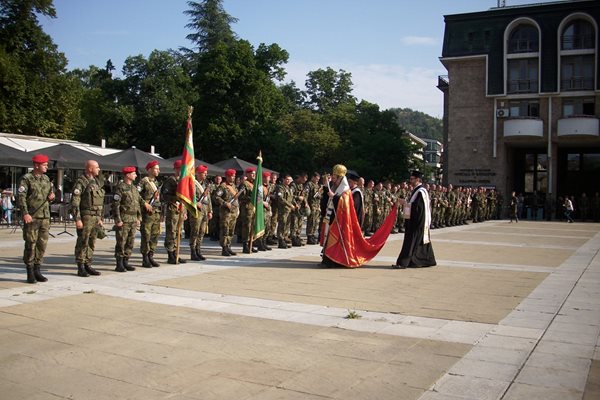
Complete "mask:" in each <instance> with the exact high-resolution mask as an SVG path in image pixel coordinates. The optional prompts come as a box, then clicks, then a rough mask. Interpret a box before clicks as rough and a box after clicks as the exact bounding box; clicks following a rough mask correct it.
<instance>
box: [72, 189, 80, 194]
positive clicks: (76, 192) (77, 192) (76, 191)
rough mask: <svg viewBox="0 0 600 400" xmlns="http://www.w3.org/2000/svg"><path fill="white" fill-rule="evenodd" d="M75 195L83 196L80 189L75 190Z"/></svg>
mask: <svg viewBox="0 0 600 400" xmlns="http://www.w3.org/2000/svg"><path fill="white" fill-rule="evenodd" d="M73 194H74V195H75V196H79V195H80V194H81V192H80V191H79V189H75V190H73Z"/></svg>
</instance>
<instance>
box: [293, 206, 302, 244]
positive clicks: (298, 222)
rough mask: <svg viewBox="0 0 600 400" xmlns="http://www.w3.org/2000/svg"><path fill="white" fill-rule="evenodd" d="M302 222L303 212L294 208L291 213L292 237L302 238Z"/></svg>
mask: <svg viewBox="0 0 600 400" xmlns="http://www.w3.org/2000/svg"><path fill="white" fill-rule="evenodd" d="M302 222H303V221H302V214H300V211H299V210H294V211H292V212H291V213H290V235H291V236H292V239H296V240H300V233H301V232H302Z"/></svg>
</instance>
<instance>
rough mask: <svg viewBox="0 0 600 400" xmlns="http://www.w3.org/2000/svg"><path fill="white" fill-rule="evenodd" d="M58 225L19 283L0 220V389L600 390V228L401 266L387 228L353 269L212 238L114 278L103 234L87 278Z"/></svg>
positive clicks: (278, 394) (39, 395)
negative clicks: (378, 246) (35, 267)
mask: <svg viewBox="0 0 600 400" xmlns="http://www.w3.org/2000/svg"><path fill="white" fill-rule="evenodd" d="M62 230H63V226H54V227H53V229H52V230H51V232H52V233H54V234H55V235H56V238H51V239H50V243H49V245H48V251H47V257H46V260H45V265H44V267H43V269H42V271H43V273H44V275H46V276H47V277H48V278H49V281H48V282H47V283H38V284H36V285H29V284H26V283H25V269H24V266H23V264H22V261H21V257H22V249H23V242H22V238H21V233H20V230H17V231H16V232H13V230H12V229H7V228H4V229H0V251H1V253H0V254H1V255H0V343H1V345H0V363H1V365H2V368H0V398H2V399H7V400H8V399H10V400H18V399H27V400H37V399H189V400H192V399H202V400H207V399H235V400H241V399H252V400H259V399H260V400H263V399H265V400H270V399H303V400H304V399H308V400H312V399H344V400H346V399H369V400H370V399H396V400H398V399H400V400H405V399H406V400H412V399H415V400H417V399H420V400H442V399H444V400H458V399H469V400H488V399H489V400H493V399H524V400H525V399H526V400H531V399H543V400H554V399H556V400H570V399H585V400H589V399H600V351H599V350H598V346H599V343H600V342H599V333H600V256H599V254H598V252H599V250H600V224H592V223H587V224H586V223H575V224H566V223H561V222H529V221H524V222H519V223H518V224H511V223H508V222H507V221H493V222H486V223H479V224H472V225H466V226H460V227H453V228H446V229H442V230H435V231H433V232H432V243H433V246H434V250H435V254H436V258H437V261H438V266H437V267H433V268H425V269H406V270H393V269H391V267H390V266H391V264H392V263H393V262H394V261H395V260H396V257H397V255H398V252H399V250H400V247H401V244H402V234H397V235H391V236H390V239H389V240H388V243H387V244H386V246H385V247H384V249H383V250H382V251H381V253H380V254H379V255H378V256H377V257H376V258H375V259H374V260H372V261H371V262H370V263H369V264H368V265H366V266H365V267H363V268H358V269H345V268H320V267H319V265H318V262H319V260H320V257H319V252H320V247H319V246H305V247H301V248H297V247H294V248H292V249H289V250H279V249H274V250H273V251H269V252H261V253H257V254H252V255H242V256H239V257H231V258H225V257H221V256H220V248H218V246H217V244H216V242H210V241H208V240H207V241H205V248H206V250H205V252H204V254H205V255H206V256H207V260H206V261H204V262H188V263H187V264H182V265H168V264H166V253H165V252H164V249H162V248H161V249H160V252H159V255H158V257H157V260H158V261H159V262H161V263H162V266H161V267H159V268H152V269H144V268H138V269H137V270H136V271H134V272H126V273H117V272H114V271H113V269H114V257H113V255H112V252H113V249H114V244H115V242H114V235H113V234H112V233H110V234H109V236H108V237H107V238H106V239H104V240H99V241H98V242H97V250H96V257H95V263H94V267H96V268H97V269H98V270H99V271H101V272H102V276H100V277H89V278H80V277H77V276H76V267H75V266H74V257H73V248H74V242H75V240H74V238H73V237H71V236H69V235H67V234H61V235H57V234H58V233H60V232H61V231H62ZM67 230H68V231H69V232H71V233H74V227H73V226H72V225H71V226H70V227H68V229H67ZM137 243H138V244H139V238H138V240H137ZM234 250H236V251H237V250H240V252H239V253H240V254H241V249H239V246H238V248H236V247H235V246H234ZM182 254H183V256H184V258H187V255H189V249H188V248H187V247H186V246H185V245H183V246H182ZM132 261H133V262H131V264H132V265H135V266H139V265H141V256H140V255H139V254H135V256H134V257H132Z"/></svg>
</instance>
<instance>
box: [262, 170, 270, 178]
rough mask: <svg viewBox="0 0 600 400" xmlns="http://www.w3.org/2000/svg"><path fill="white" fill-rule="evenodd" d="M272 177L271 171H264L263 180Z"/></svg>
mask: <svg viewBox="0 0 600 400" xmlns="http://www.w3.org/2000/svg"><path fill="white" fill-rule="evenodd" d="M270 176H271V173H270V172H269V171H263V178H268V177H270Z"/></svg>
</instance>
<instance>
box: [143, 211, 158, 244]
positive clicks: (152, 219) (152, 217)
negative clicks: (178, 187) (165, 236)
mask: <svg viewBox="0 0 600 400" xmlns="http://www.w3.org/2000/svg"><path fill="white" fill-rule="evenodd" d="M140 234H141V236H142V242H141V243H140V251H141V252H142V254H148V252H150V251H151V252H153V253H154V252H155V251H156V246H157V245H158V236H160V213H159V212H156V211H154V212H153V213H152V214H148V213H146V212H143V213H142V226H141V228H140Z"/></svg>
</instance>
